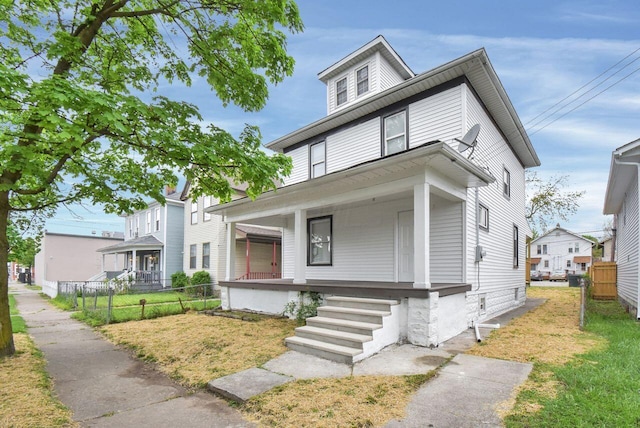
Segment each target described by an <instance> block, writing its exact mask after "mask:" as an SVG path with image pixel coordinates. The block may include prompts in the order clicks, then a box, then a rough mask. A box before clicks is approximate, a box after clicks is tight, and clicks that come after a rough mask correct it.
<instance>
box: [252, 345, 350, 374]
mask: <svg viewBox="0 0 640 428" xmlns="http://www.w3.org/2000/svg"><path fill="white" fill-rule="evenodd" d="M263 367H264V368H265V369H266V370H269V371H271V372H274V373H280V374H283V375H287V376H291V377H293V378H296V379H312V378H318V377H345V376H350V375H351V367H349V366H348V365H346V364H341V363H337V362H335V361H331V360H326V359H324V358H320V357H316V356H314V355H309V354H303V353H301V352H297V351H288V352H285V353H284V354H282V355H280V356H279V357H277V358H274V359H273V360H271V361H269V362H267V363H266V364H264V365H263Z"/></svg>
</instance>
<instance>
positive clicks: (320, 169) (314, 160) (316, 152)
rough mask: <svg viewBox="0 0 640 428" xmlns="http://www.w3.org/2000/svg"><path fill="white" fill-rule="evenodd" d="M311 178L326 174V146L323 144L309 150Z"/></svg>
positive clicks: (313, 146)
mask: <svg viewBox="0 0 640 428" xmlns="http://www.w3.org/2000/svg"><path fill="white" fill-rule="evenodd" d="M310 156H311V159H310V163H311V178H316V177H320V176H323V175H325V174H326V172H327V171H326V162H325V159H326V157H327V155H326V145H325V142H324V141H323V142H321V143H316V144H313V145H312V146H311V150H310Z"/></svg>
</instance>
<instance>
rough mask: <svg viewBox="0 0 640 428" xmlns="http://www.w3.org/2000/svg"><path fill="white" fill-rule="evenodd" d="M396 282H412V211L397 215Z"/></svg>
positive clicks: (401, 212)
mask: <svg viewBox="0 0 640 428" xmlns="http://www.w3.org/2000/svg"><path fill="white" fill-rule="evenodd" d="M397 251H398V258H397V263H398V266H397V269H398V282H413V259H414V257H413V211H400V212H399V213H398V249H397Z"/></svg>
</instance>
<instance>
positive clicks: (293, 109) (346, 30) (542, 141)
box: [47, 0, 640, 235]
mask: <svg viewBox="0 0 640 428" xmlns="http://www.w3.org/2000/svg"><path fill="white" fill-rule="evenodd" d="M298 5H299V7H300V11H301V15H302V18H303V20H304V23H305V31H304V32H303V33H301V34H296V35H292V36H290V37H289V41H288V50H289V52H290V54H291V55H293V57H294V58H295V60H296V69H295V73H294V75H293V76H292V77H290V78H288V79H287V80H285V81H284V82H283V83H281V84H280V85H278V86H277V87H274V88H272V90H271V93H270V99H269V102H268V105H267V107H266V108H265V109H264V110H263V111H261V112H258V113H251V114H247V113H244V112H242V111H241V110H239V109H237V108H234V107H227V108H223V107H222V106H221V104H220V102H218V101H217V99H216V98H215V94H213V93H212V92H210V91H209V89H208V88H207V87H206V85H204V82H201V81H197V80H196V81H195V84H194V85H193V86H192V87H190V88H184V87H179V86H173V87H165V88H162V93H163V94H164V95H167V96H170V97H176V98H177V97H180V98H181V99H186V100H187V101H189V102H192V103H194V104H196V105H198V106H199V107H200V109H201V113H202V114H203V116H204V117H205V120H206V121H208V122H213V123H215V124H216V125H218V126H221V127H223V128H225V129H227V130H229V131H231V132H232V133H236V134H237V133H239V131H240V130H241V129H242V127H243V124H244V123H251V124H256V125H258V126H260V128H261V130H262V133H263V137H264V141H265V143H266V142H269V141H271V140H273V139H275V138H278V137H280V136H282V135H284V134H286V133H288V132H291V131H293V130H295V129H297V128H299V127H302V126H304V125H307V124H308V123H311V122H313V121H315V120H317V119H320V118H321V117H323V116H324V115H325V114H326V94H325V87H324V85H323V84H322V83H321V82H320V81H319V80H318V79H317V73H318V72H320V71H322V70H324V69H325V68H326V67H328V66H329V65H331V64H333V63H334V62H336V61H338V60H339V59H341V58H342V57H344V56H345V55H347V54H349V53H350V52H352V51H354V50H355V49H357V48H359V47H360V46H362V45H363V44H365V43H366V42H368V41H370V40H371V39H373V38H374V37H375V36H377V35H378V34H382V35H384V36H385V38H386V39H387V40H388V41H389V43H390V44H391V46H393V47H394V49H395V50H396V51H397V52H398V54H399V55H400V56H401V57H402V58H403V59H404V60H405V62H406V63H407V64H408V65H409V67H411V69H412V70H413V71H414V72H415V73H421V72H424V71H427V70H429V69H431V68H434V67H436V66H438V65H440V64H443V63H445V62H448V61H450V60H453V59H455V58H458V57H460V56H462V55H464V54H466V53H469V52H471V51H473V50H475V49H478V48H480V47H484V48H485V49H486V50H487V53H488V55H489V58H490V60H491V62H492V64H493V66H494V68H495V70H496V72H497V74H498V76H499V77H500V80H501V82H502V84H503V86H504V87H505V89H506V91H507V94H508V95H509V97H510V99H511V102H512V103H513V105H514V107H515V109H516V111H517V113H518V115H519V116H520V119H521V120H522V122H523V123H524V124H525V128H527V132H528V133H529V136H530V138H531V141H532V143H533V145H534V147H535V149H536V151H537V152H538V156H539V157H540V159H541V161H542V166H541V167H539V168H536V170H537V171H538V174H539V176H541V177H543V178H546V177H551V176H554V175H559V174H562V175H568V176H569V183H570V185H569V189H571V190H584V191H586V194H585V196H584V197H583V198H582V199H581V200H580V209H579V211H578V213H577V214H576V215H574V216H573V217H571V219H570V221H568V222H562V224H561V225H562V226H563V227H565V228H567V229H569V230H571V231H574V232H576V233H590V234H593V235H598V234H599V233H598V231H600V230H601V229H602V228H603V225H604V223H605V221H606V219H607V217H605V216H603V215H602V205H603V202H604V193H605V188H606V183H607V178H608V171H609V164H610V159H611V152H612V151H613V150H614V149H615V148H617V147H619V146H622V145H624V144H626V143H628V142H630V141H632V140H635V139H637V138H640V71H636V70H638V69H639V68H640V32H639V31H638V28H640V4H639V3H638V2H637V0H620V1H603V0H600V1H562V0H560V1H547V0H543V1H540V0H539V1H535V2H525V1H511V2H506V1H504V0H485V1H482V2H479V1H475V2H474V1H462V0H450V1H448V2H426V1H425V2H417V1H395V2H391V3H390V2H382V1H360V0H358V1H349V2H347V1H340V2H338V1H334V0H323V1H315V0H302V1H299V2H298ZM630 54H631V56H629V57H628V58H627V59H626V60H625V61H623V62H622V63H620V64H619V65H618V66H616V67H615V68H613V69H611V70H609V71H608V72H607V73H605V74H604V75H602V76H601V77H600V78H599V79H597V80H595V81H593V82H592V83H590V84H589V85H588V86H586V87H585V88H584V89H582V91H581V92H579V93H577V94H575V95H574V96H573V98H570V99H568V100H567V101H565V102H564V103H562V104H560V105H558V106H557V107H555V108H554V109H552V110H550V111H548V112H546V113H544V114H543V115H542V116H540V117H538V118H536V117H537V116H539V115H540V114H542V113H543V112H545V111H546V110H547V109H549V108H550V107H552V106H553V105H554V104H556V103H557V102H558V101H561V100H562V99H563V98H565V97H566V96H568V95H570V94H572V93H573V92H574V91H576V90H578V89H579V88H581V87H582V86H583V85H585V84H587V83H588V82H590V81H592V79H594V78H596V77H597V76H599V75H600V74H601V73H603V72H605V71H606V70H607V69H609V68H610V67H612V66H613V65H614V64H616V63H618V62H619V61H620V60H622V59H623V58H625V57H627V56H628V55H630ZM623 67H624V68H623ZM614 73H617V74H614ZM625 76H628V77H626V78H625ZM605 79H608V80H605ZM596 85H599V86H596ZM610 86H611V87H610ZM587 91H589V92H587ZM585 92H587V93H586V94H584V95H583V96H582V97H580V98H577V97H578V96H579V95H581V94H583V93H585ZM599 92H602V93H601V94H600V95H597V96H596V97H595V98H593V99H591V100H589V98H591V97H594V96H595V95H596V94H598V93H599ZM572 100H574V101H573V102H572V103H571V104H568V105H566V106H565V104H567V103H568V102H569V101H572ZM581 103H584V104H583V105H582V106H580V107H578V108H577V109H575V110H574V111H570V110H572V109H573V108H574V107H577V106H578V105H579V104H581ZM560 107H562V108H561V109H560V110H559V111H558V112H557V113H555V114H553V115H551V116H550V117H549V118H548V119H546V120H543V121H542V122H539V121H540V120H541V119H544V118H545V117H546V116H549V115H550V114H551V113H552V112H554V110H555V109H558V108H560ZM565 114H566V115H565ZM562 115H564V116H563V117H560V116H562ZM73 211H74V212H75V214H76V215H78V216H80V218H77V217H74V216H72V215H71V214H70V213H69V212H68V211H67V210H66V209H64V208H62V209H60V210H59V213H58V215H57V216H56V217H55V218H53V219H51V220H49V221H48V222H47V230H49V231H50V232H62V233H74V234H90V233H91V231H93V230H95V231H97V233H98V234H99V233H100V231H102V230H120V231H122V230H124V220H123V219H121V218H119V217H117V216H107V215H104V214H103V213H102V212H101V210H100V208H99V207H75V208H74V209H73Z"/></svg>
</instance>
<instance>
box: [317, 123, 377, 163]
mask: <svg viewBox="0 0 640 428" xmlns="http://www.w3.org/2000/svg"><path fill="white" fill-rule="evenodd" d="M326 143H327V165H326V166H327V173H331V172H335V171H340V170H342V169H346V168H349V167H350V166H353V165H357V164H359V163H362V162H366V161H369V160H373V159H376V158H378V157H380V119H379V118H377V117H376V118H375V119H372V120H369V121H367V122H365V123H361V124H359V125H357V126H354V127H352V128H349V129H346V130H344V131H342V132H340V133H337V134H334V135H330V136H328V137H327V139H326Z"/></svg>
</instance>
